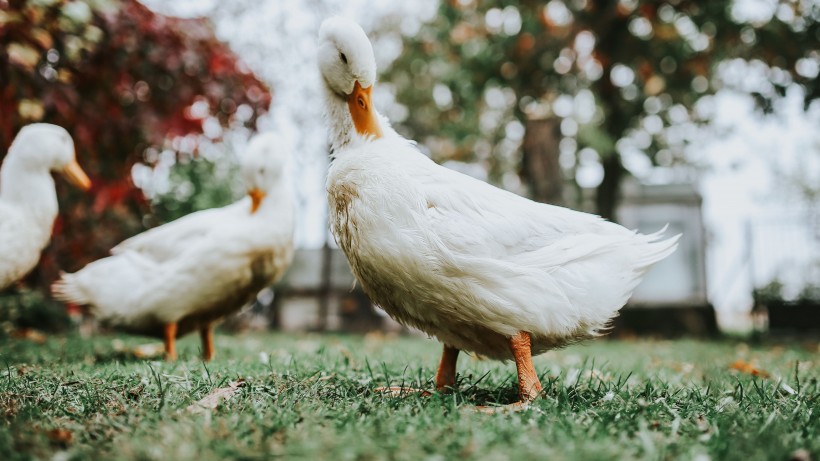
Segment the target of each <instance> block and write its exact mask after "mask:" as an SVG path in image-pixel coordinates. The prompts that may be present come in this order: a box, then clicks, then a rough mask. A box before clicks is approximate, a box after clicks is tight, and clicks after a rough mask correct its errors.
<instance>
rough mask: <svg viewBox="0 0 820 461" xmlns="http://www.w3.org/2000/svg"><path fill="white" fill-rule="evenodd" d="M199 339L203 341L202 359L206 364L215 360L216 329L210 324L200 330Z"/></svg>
mask: <svg viewBox="0 0 820 461" xmlns="http://www.w3.org/2000/svg"><path fill="white" fill-rule="evenodd" d="M199 337H200V338H201V339H202V359H203V360H205V361H206V362H208V361H210V360H211V359H213V358H214V354H215V353H216V349H215V348H214V328H213V325H212V324H210V323H209V324H208V325H206V326H204V327H202V328H200V329H199Z"/></svg>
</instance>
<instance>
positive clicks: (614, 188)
mask: <svg viewBox="0 0 820 461" xmlns="http://www.w3.org/2000/svg"><path fill="white" fill-rule="evenodd" d="M601 164H602V165H603V167H604V179H603V181H601V184H600V185H599V186H598V189H596V190H595V210H596V212H597V213H598V214H599V215H600V216H601V217H602V218H605V219H608V220H610V221H615V219H616V216H615V207H617V206H618V200H620V195H621V179H622V178H623V175H624V167H623V165H621V156H620V155H618V153H617V152H610V153H609V154H604V155H602V158H601Z"/></svg>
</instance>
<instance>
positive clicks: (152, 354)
mask: <svg viewBox="0 0 820 461" xmlns="http://www.w3.org/2000/svg"><path fill="white" fill-rule="evenodd" d="M131 352H132V353H133V354H134V357H136V358H138V359H153V358H157V357H162V355H163V354H165V345H164V344H162V343H150V344H140V345H139V346H137V347H135V348H134V349H133V350H132V351H131Z"/></svg>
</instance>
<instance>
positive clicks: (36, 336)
mask: <svg viewBox="0 0 820 461" xmlns="http://www.w3.org/2000/svg"><path fill="white" fill-rule="evenodd" d="M11 336H12V338H17V339H27V340H29V341H31V342H33V343H36V344H45V343H46V335H44V334H43V333H40V332H39V331H37V330H32V329H31V328H22V329H19V330H14V331H13V332H12V333H11Z"/></svg>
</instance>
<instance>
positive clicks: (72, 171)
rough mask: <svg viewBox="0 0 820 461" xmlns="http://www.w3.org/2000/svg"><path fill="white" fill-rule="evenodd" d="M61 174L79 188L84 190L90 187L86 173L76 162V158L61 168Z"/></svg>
mask: <svg viewBox="0 0 820 461" xmlns="http://www.w3.org/2000/svg"><path fill="white" fill-rule="evenodd" d="M63 174H64V175H65V177H66V179H67V180H68V182H70V183H71V184H73V185H75V186H77V187H79V188H80V189H82V190H84V191H87V190H88V189H91V180H90V179H88V175H86V174H85V171H83V169H82V168H80V164H79V163H77V161H76V160H72V161H71V163H69V164H68V165H67V166H66V167H65V168H63Z"/></svg>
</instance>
